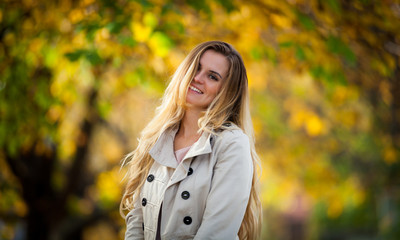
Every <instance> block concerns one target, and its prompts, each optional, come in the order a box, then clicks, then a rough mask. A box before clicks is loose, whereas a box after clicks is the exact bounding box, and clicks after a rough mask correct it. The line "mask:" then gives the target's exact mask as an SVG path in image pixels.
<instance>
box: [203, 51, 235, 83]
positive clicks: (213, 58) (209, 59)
mask: <svg viewBox="0 0 400 240" xmlns="http://www.w3.org/2000/svg"><path fill="white" fill-rule="evenodd" d="M200 64H201V66H202V67H203V68H207V70H212V71H215V72H218V73H219V74H221V76H222V77H225V76H226V74H227V73H228V69H229V61H228V59H227V58H226V57H225V56H224V55H222V54H221V53H219V52H216V51H214V50H211V49H209V50H207V51H205V52H204V53H203V54H202V55H201V58H200Z"/></svg>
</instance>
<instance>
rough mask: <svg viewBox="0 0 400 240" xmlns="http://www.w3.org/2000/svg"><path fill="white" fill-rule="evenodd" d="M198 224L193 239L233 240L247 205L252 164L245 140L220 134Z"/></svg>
mask: <svg viewBox="0 0 400 240" xmlns="http://www.w3.org/2000/svg"><path fill="white" fill-rule="evenodd" d="M222 137H224V140H222V141H223V142H222V143H221V146H222V148H221V149H220V150H219V153H217V154H218V155H217V156H216V157H217V160H216V164H215V166H214V175H213V178H212V183H211V189H210V192H209V195H208V198H207V203H206V208H205V211H204V215H203V219H202V223H201V225H200V228H199V230H198V231H197V234H196V236H195V238H194V239H227V240H229V239H236V238H237V234H238V231H239V228H240V225H241V223H242V221H243V217H244V214H245V211H246V207H247V203H248V201H249V196H250V190H251V184H252V178H253V164H252V158H251V153H250V145H249V139H248V137H247V135H245V134H244V133H242V132H241V131H234V132H229V133H227V134H224V135H223V136H222Z"/></svg>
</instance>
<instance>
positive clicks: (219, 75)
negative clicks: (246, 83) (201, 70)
mask: <svg viewBox="0 0 400 240" xmlns="http://www.w3.org/2000/svg"><path fill="white" fill-rule="evenodd" d="M210 72H212V73H214V74H217V75H218V76H219V77H220V78H221V79H222V76H221V74H219V73H217V72H216V71H213V70H210Z"/></svg>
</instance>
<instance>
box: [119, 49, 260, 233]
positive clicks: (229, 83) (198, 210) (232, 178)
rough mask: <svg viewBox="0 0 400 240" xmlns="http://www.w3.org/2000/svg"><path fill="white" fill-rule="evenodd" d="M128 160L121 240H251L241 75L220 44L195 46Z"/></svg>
mask: <svg viewBox="0 0 400 240" xmlns="http://www.w3.org/2000/svg"><path fill="white" fill-rule="evenodd" d="M126 160H128V161H129V162H128V173H127V179H128V183H127V187H126V190H125V193H124V196H123V198H122V201H121V213H122V215H123V211H124V210H129V213H128V215H127V216H126V223H127V230H126V234H125V239H223V240H225V239H238V238H240V239H256V238H257V237H258V235H259V232H260V225H261V203H260V199H259V193H258V188H257V185H258V180H257V176H256V175H257V167H258V157H257V154H256V152H255V147H254V137H253V127H252V123H251V118H250V111H249V99H248V84H247V75H246V69H245V67H244V64H243V60H242V58H241V56H240V55H239V53H238V52H237V51H236V50H235V49H234V48H233V47H232V46H231V45H229V44H227V43H224V42H220V41H210V42H205V43H202V44H200V45H198V46H197V47H195V48H194V49H193V50H192V51H191V52H190V53H189V55H188V56H187V57H186V58H185V60H184V61H183V62H182V64H181V65H180V66H179V67H178V69H177V71H176V72H175V74H174V76H173V77H172V80H171V82H170V83H169V85H168V87H167V89H166V91H165V93H164V96H163V98H162V103H161V106H160V107H158V108H157V112H156V116H155V117H154V118H153V120H152V121H151V122H150V123H149V124H148V125H147V126H146V127H145V128H144V130H143V131H142V134H141V138H140V140H139V144H138V147H137V148H136V150H135V151H133V152H132V153H130V154H129V155H128V156H127V158H126Z"/></svg>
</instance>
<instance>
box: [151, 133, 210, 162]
mask: <svg viewBox="0 0 400 240" xmlns="http://www.w3.org/2000/svg"><path fill="white" fill-rule="evenodd" d="M178 129H179V126H177V127H174V128H172V129H168V130H166V131H164V132H163V133H162V134H161V136H160V137H159V138H158V140H157V141H156V143H155V144H154V146H153V147H152V148H151V149H150V151H149V154H150V156H151V157H152V158H153V159H154V160H155V161H156V162H158V163H159V164H161V165H165V166H167V167H171V168H176V167H177V166H178V163H177V161H176V158H175V154H174V139H175V135H176V133H177V132H178ZM211 138H212V134H210V133H207V132H203V133H202V134H201V136H200V138H199V139H198V140H197V142H195V143H194V144H193V145H192V147H191V148H190V150H189V152H188V153H187V154H186V156H185V157H184V159H182V162H184V161H185V160H186V159H188V158H192V157H195V156H199V155H203V154H207V153H210V152H211V151H212V149H211Z"/></svg>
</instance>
